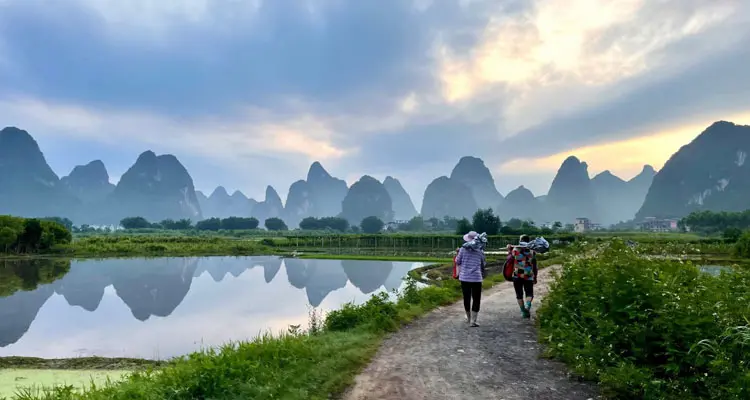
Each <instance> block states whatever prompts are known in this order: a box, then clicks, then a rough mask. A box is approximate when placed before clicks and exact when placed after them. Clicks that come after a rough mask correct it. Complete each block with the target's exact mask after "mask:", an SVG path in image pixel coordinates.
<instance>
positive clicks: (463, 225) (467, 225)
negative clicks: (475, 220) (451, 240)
mask: <svg viewBox="0 0 750 400" xmlns="http://www.w3.org/2000/svg"><path fill="white" fill-rule="evenodd" d="M472 229H473V228H472V226H471V222H469V220H468V219H466V218H461V219H459V220H458V223H457V224H456V235H465V234H466V233H468V232H470V231H471V230H472Z"/></svg>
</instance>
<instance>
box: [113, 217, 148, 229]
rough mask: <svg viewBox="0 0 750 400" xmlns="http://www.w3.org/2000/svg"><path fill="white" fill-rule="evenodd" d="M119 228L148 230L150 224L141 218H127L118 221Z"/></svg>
mask: <svg viewBox="0 0 750 400" xmlns="http://www.w3.org/2000/svg"><path fill="white" fill-rule="evenodd" d="M120 226H122V227H123V228H125V229H145V228H150V227H151V223H150V222H148V221H147V220H146V218H143V217H128V218H123V219H122V220H121V221H120Z"/></svg>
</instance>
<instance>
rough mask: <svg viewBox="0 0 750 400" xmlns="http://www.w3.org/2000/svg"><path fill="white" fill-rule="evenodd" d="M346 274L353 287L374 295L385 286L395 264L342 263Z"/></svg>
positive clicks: (377, 262) (376, 262) (378, 262)
mask: <svg viewBox="0 0 750 400" xmlns="http://www.w3.org/2000/svg"><path fill="white" fill-rule="evenodd" d="M341 264H342V266H343V267H344V272H346V276H348V277H349V280H350V281H351V282H352V285H354V286H356V287H357V288H358V289H359V290H361V291H362V293H364V294H368V293H372V292H374V291H376V290H377V289H378V288H380V287H381V286H383V283H385V280H386V279H387V278H388V275H390V274H391V271H392V270H393V263H392V262H386V261H359V260H358V261H353V260H344V261H342V263H341Z"/></svg>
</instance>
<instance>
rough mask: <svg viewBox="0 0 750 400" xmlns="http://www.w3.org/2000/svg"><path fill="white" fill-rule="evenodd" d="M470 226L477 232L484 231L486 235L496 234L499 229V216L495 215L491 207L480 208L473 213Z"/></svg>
mask: <svg viewBox="0 0 750 400" xmlns="http://www.w3.org/2000/svg"><path fill="white" fill-rule="evenodd" d="M471 226H472V228H473V229H474V230H475V231H477V232H478V233H482V232H486V233H487V234H488V235H497V233H498V231H500V217H498V216H496V215H495V213H494V212H493V211H492V209H491V208H487V209H484V210H481V209H480V210H477V212H475V213H474V216H473V217H472V221H471Z"/></svg>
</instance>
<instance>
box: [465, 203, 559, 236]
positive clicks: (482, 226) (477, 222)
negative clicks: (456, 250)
mask: <svg viewBox="0 0 750 400" xmlns="http://www.w3.org/2000/svg"><path fill="white" fill-rule="evenodd" d="M469 231H476V232H479V233H482V232H486V233H487V235H490V236H493V235H521V234H527V235H551V234H553V233H556V232H562V231H564V229H563V225H562V223H560V222H555V223H554V225H553V226H552V227H551V228H544V227H543V228H540V227H538V226H536V224H534V222H533V221H523V220H520V219H518V218H511V219H509V220H508V221H507V222H506V223H504V224H503V222H502V221H500V217H499V216H497V215H495V212H494V211H493V210H492V209H491V208H487V209H480V210H477V212H475V213H474V215H473V216H472V217H471V220H469V219H468V218H462V219H460V220H458V222H457V225H456V234H461V235H463V234H465V233H466V232H469Z"/></svg>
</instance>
